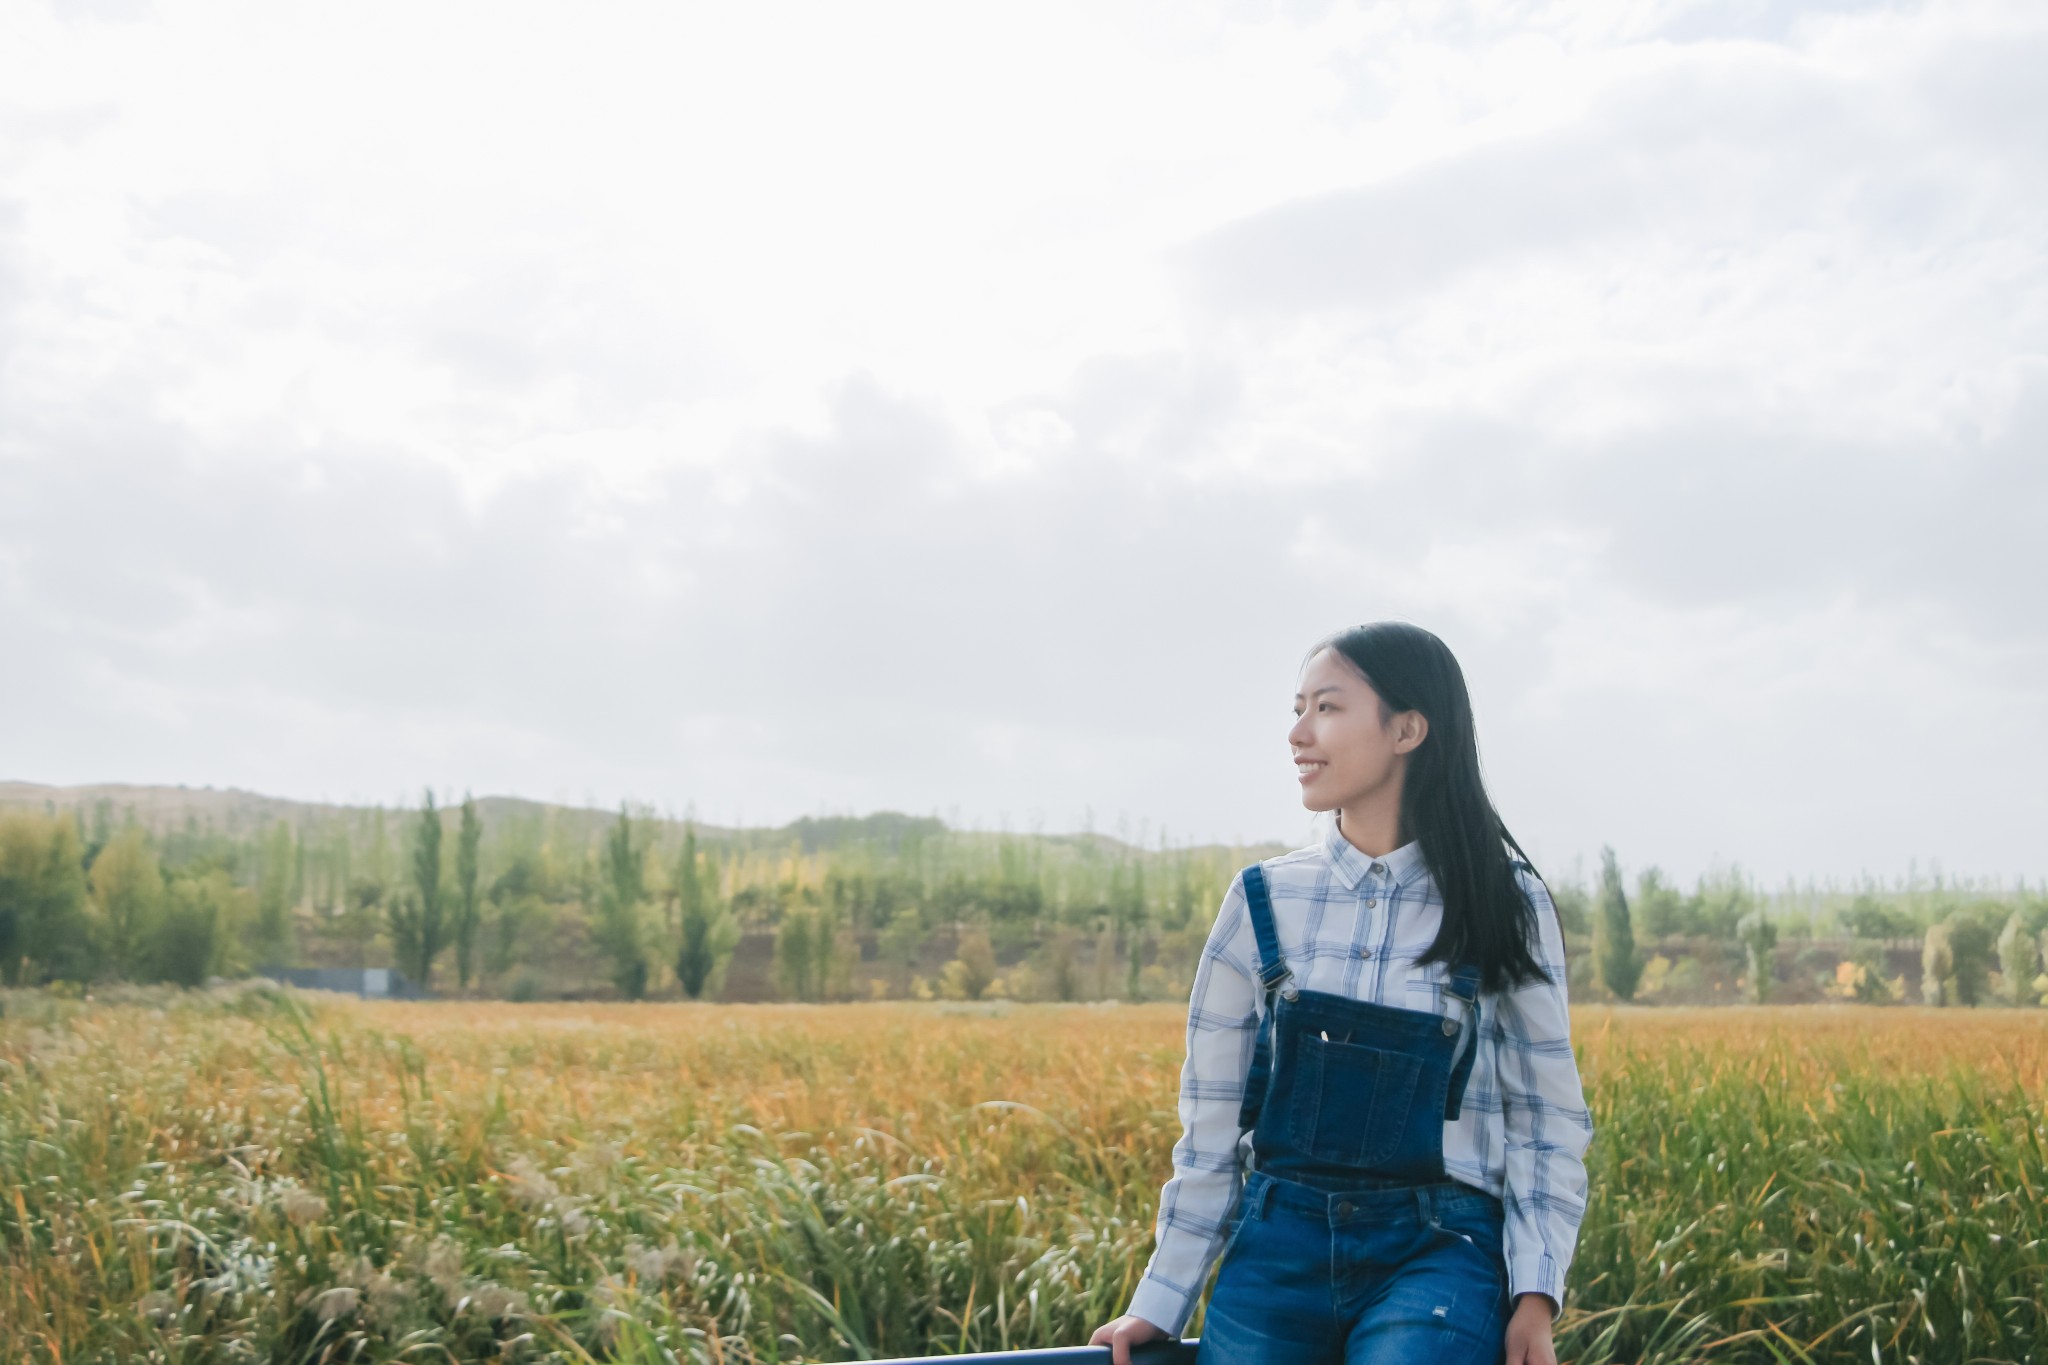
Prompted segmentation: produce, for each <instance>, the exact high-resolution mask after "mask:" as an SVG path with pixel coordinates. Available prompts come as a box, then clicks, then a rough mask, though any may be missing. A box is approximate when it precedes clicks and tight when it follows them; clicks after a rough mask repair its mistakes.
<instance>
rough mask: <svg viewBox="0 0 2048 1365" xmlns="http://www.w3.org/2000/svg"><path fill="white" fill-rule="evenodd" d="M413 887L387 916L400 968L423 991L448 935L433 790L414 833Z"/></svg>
mask: <svg viewBox="0 0 2048 1365" xmlns="http://www.w3.org/2000/svg"><path fill="white" fill-rule="evenodd" d="M412 883H413V889H412V891H411V892H409V893H407V894H403V895H400V896H397V897H394V898H393V899H392V901H391V903H390V905H389V907H388V910H387V914H388V915H389V918H390V921H391V944H392V948H393V951H394V952H395V954H396V955H397V957H398V962H399V966H400V968H401V969H402V970H403V971H404V972H405V974H406V975H407V976H409V977H411V978H412V979H413V981H414V982H415V983H416V984H417V985H418V986H419V988H420V989H421V990H423V991H424V990H429V989H431V988H432V986H433V983H434V959H435V958H437V957H439V956H440V955H441V949H442V948H443V947H444V946H445V942H444V935H445V934H446V932H447V926H446V925H445V924H443V922H442V912H441V812H440V811H439V810H437V809H435V806H434V792H433V789H432V788H428V790H427V794H426V804H425V805H424V806H423V807H421V809H420V818H419V824H418V825H417V826H415V827H414V830H413V846H412Z"/></svg>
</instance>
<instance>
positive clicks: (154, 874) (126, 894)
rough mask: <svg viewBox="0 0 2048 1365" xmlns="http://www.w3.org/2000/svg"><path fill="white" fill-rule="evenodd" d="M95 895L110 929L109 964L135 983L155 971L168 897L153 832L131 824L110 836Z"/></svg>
mask: <svg viewBox="0 0 2048 1365" xmlns="http://www.w3.org/2000/svg"><path fill="white" fill-rule="evenodd" d="M90 880H91V883H92V897H93V900H94V901H95V902H96V903H97V904H98V906H99V912H100V923H101V924H102V925H104V926H105V928H106V948H107V965H108V967H109V968H110V969H111V970H112V971H113V972H114V974H115V975H117V976H121V977H124V978H126V979H128V980H130V981H140V980H144V979H146V978H147V977H148V975H149V966H148V963H147V962H146V960H145V959H146V957H147V955H148V953H149V952H150V950H151V949H152V948H153V947H155V946H156V932H157V926H156V921H157V916H158V915H159V914H161V913H162V910H163V900H164V878H163V871H162V869H161V868H159V867H158V866H157V860H156V853H155V851H154V850H152V849H151V848H150V846H149V836H148V835H147V834H145V833H144V832H143V830H142V827H141V826H139V825H129V826H127V827H126V828H125V829H123V830H122V831H121V832H120V833H118V834H115V835H113V836H112V837H110V838H109V839H108V840H107V842H106V844H105V846H104V847H102V848H101V849H100V851H99V855H98V856H97V857H95V858H94V859H93V860H92V873H91V878H90Z"/></svg>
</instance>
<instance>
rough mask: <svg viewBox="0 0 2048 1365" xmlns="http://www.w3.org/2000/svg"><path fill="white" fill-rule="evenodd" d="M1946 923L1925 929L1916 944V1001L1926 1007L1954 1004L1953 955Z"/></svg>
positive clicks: (1954, 956) (1954, 976)
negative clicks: (1918, 971)
mask: <svg viewBox="0 0 2048 1365" xmlns="http://www.w3.org/2000/svg"><path fill="white" fill-rule="evenodd" d="M1950 934H1951V931H1950V927H1949V923H1948V921H1947V920H1942V921H1940V922H1939V923H1936V924H1930V925H1928V926H1927V936H1926V937H1925V938H1924V939H1922V940H1921V942H1920V998H1921V999H1922V1000H1925V1001H1926V1002H1927V1003H1928V1004H1930V1005H1953V1004H1955V1003H1956V975H1955V973H1956V954H1955V946H1954V944H1953V943H1952V942H1951V938H1950Z"/></svg>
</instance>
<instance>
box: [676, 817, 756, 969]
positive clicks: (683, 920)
mask: <svg viewBox="0 0 2048 1365" xmlns="http://www.w3.org/2000/svg"><path fill="white" fill-rule="evenodd" d="M675 891H676V901H677V906H678V918H679V920H680V925H679V930H680V934H681V942H680V945H679V946H678V947H677V949H676V981H677V983H678V984H679V985H681V986H682V988H683V994H684V995H687V996H688V997H690V999H692V1000H697V999H701V998H702V997H703V996H704V995H705V993H706V992H707V991H709V990H710V989H711V988H712V987H713V986H714V985H715V984H716V983H717V982H718V980H719V978H720V976H721V974H722V973H723V971H724V968H725V965H726V963H727V962H729V961H730V960H731V958H732V954H733V950H734V949H735V948H737V947H738V946H739V941H740V927H739V924H738V923H737V922H736V921H735V920H734V919H733V917H732V915H731V913H730V912H729V911H727V910H726V908H725V907H724V906H723V905H722V904H720V902H719V899H718V892H717V889H716V886H715V884H714V881H713V877H712V874H711V872H710V870H709V869H706V868H705V867H703V866H702V860H701V858H700V856H699V855H698V852H697V826H696V823H695V822H694V821H692V822H690V823H688V824H685V825H684V826H683V850H682V852H681V853H680V854H678V855H677V856H676V873H675Z"/></svg>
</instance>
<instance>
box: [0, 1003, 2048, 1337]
mask: <svg viewBox="0 0 2048 1365" xmlns="http://www.w3.org/2000/svg"><path fill="white" fill-rule="evenodd" d="M5 1005H6V1014H5V1016H4V1018H0V1360H5V1361H10V1362H11V1361H36V1362H44V1361H48V1362H85V1361H106V1362H115V1361H119V1362H127V1361H141V1360H146V1361H162V1362H181V1363H190V1365H197V1363H198V1362H213V1361H223V1362H226V1361H308V1362H312V1361H343V1360H361V1361H384V1360H398V1359H405V1360H432V1361H449V1360H454V1361H472V1360H498V1359H509V1360H527V1361H550V1360H552V1361H586V1360H602V1359H612V1360H629V1361H691V1360H709V1361H795V1360H850V1359H860V1358H865V1357H883V1356H894V1355H913V1354H924V1353H942V1352H951V1351H958V1350H962V1349H982V1350H993V1349H1013V1348H1023V1347H1027V1346H1043V1345H1057V1344H1076V1343H1080V1342H1083V1341H1085V1340H1086V1338H1087V1335H1088V1333H1089V1332H1090V1331H1091V1330H1092V1329H1093V1328H1094V1327H1095V1326H1096V1325H1097V1324H1098V1323H1100V1322H1102V1321H1104V1320H1106V1319H1107V1318H1109V1317H1111V1316H1114V1315H1115V1314H1116V1313H1117V1312H1120V1311H1121V1310H1122V1308H1123V1306H1124V1304H1125V1303H1126V1301H1127V1299H1128V1296H1129V1294H1130V1291H1131V1288H1132V1286H1133V1284H1134V1283H1135V1278H1136V1276H1137V1275H1138V1274H1139V1272H1140V1271H1141V1270H1142V1269H1143V1266H1144V1263H1145V1259H1146V1256H1147V1254H1148V1251H1149V1246H1150V1236H1151V1220H1152V1216H1153V1213H1154V1204H1155V1200H1156V1198H1157V1195H1158V1188H1159V1185H1160V1183H1161V1181H1162V1180H1164V1179H1165V1177H1166V1176H1167V1174H1168V1173H1169V1171H1170V1165H1169V1152H1170V1149H1171V1147H1172V1144H1173V1142H1174V1139H1175V1138H1176V1137H1177V1135H1178V1132H1179V1125H1178V1119H1177V1117H1176V1113H1175V1091H1176V1085H1177V1079H1178V1075H1179V1068H1180V1062H1181V1055H1182V1046H1183V1033H1182V1030H1183V1012H1182V1011H1181V1010H1179V1009H1177V1008H1175V1007H1172V1006H1166V1005H1155V1006H944V1005H915V1004H862V1005H839V1006H732V1005H717V1006H699V1005H658V1004H643V1005H509V1004H481V1005H467V1004H459V1003H435V1004H379V1005H367V1004H359V1003H355V1002H347V1001H339V1000H334V999H330V998H324V997H289V996H284V995H280V994H278V993H275V992H270V991H256V990H251V991H240V992H223V993H219V994H215V995H205V994H195V995H190V996H184V997H180V996H177V995H175V994H155V995H146V994H138V995H136V996H134V997H132V998H130V999H129V1000H127V1001H126V1002H120V1001H109V1000H106V999H102V1000H99V1001H97V1002H90V1003H88V1002H76V1001H65V1000H57V999H53V998H50V997H47V996H41V995H32V994H27V993H14V994H11V995H9V996H7V997H6V999H5ZM1574 1020H1575V1026H1576V1039H1577V1042H1578V1045H1579V1048H1580V1052H1581V1058H1582V1069H1583V1072H1584V1075H1585V1077H1586V1081H1587V1089H1588V1094H1589V1097H1590V1100H1591V1103H1592V1106H1593V1111H1594V1120H1595V1123H1596V1126H1597V1132H1596V1136H1595V1138H1594V1146H1593V1150H1592V1153H1591V1156H1590V1160H1589V1164H1590V1166H1591V1169H1592V1181H1593V1197H1592V1205H1591V1208H1590V1210H1589V1214H1588V1217H1587V1220H1586V1226H1585V1229H1584V1232H1583V1234H1582V1236H1581V1240H1580V1247H1579V1255H1578V1260H1577V1262H1576V1264H1575V1266H1574V1268H1573V1272H1572V1277H1571V1289H1570V1302H1569V1303H1568V1305H1567V1309H1566V1313H1565V1316H1564V1317H1563V1318H1562V1319H1561V1320H1560V1323H1559V1332H1558V1343H1559V1351H1560V1356H1561V1358H1564V1359H1568V1360H1576V1361H1581V1362H1608V1361H1656V1362H1678V1361H1707V1360H1714V1361H1724V1360H1725V1361H1752V1360H1753V1361H1795V1360H1797V1361H1878V1362H1888V1361H1893V1360H1897V1361H1902V1362H1905V1361H1922V1362H1934V1361H1955V1362H1963V1361H1973V1362H1974V1361H2027V1360H2040V1359H2048V1354H2044V1352H2048V1345H2044V1343H2048V1308H2044V1299H2048V1250H2044V1237H2048V1205H2044V1200H2048V1157H2044V1150H2048V1149H2044V1145H2043V1138H2044V1123H2048V1112H2044V1097H2048V1012H2033V1011H2016V1010H1942V1011H1933V1010H1919V1009H1903V1008H1899V1009H1893V1008H1876V1007H1855V1006H1835V1007H1786V1008H1779V1009H1771V1008H1761V1009H1725V1008H1724V1009H1715V1010H1699V1011H1679V1010H1649V1009H1612V1010H1610V1009H1600V1008H1586V1009H1580V1010H1577V1011H1575V1014H1574ZM1199 1328H1200V1319H1199V1317H1197V1319H1196V1320H1195V1321H1194V1322H1193V1323H1191V1324H1190V1327H1189V1333H1190V1334H1191V1335H1192V1334H1195V1333H1197V1332H1198V1331H1199Z"/></svg>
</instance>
